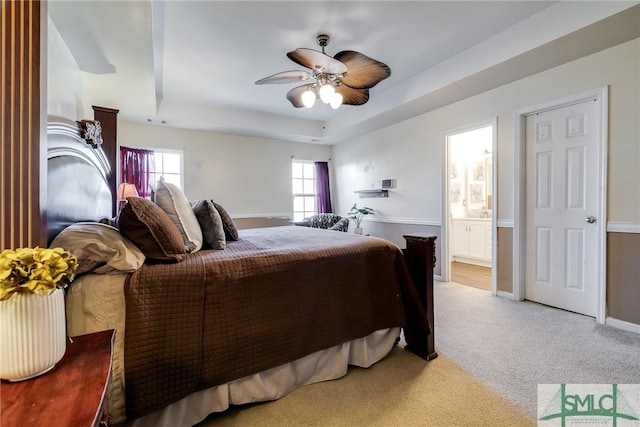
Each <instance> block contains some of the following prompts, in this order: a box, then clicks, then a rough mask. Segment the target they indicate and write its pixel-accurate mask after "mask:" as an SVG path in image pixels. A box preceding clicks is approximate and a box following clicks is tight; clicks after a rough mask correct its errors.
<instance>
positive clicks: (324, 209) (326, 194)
mask: <svg viewBox="0 0 640 427" xmlns="http://www.w3.org/2000/svg"><path fill="white" fill-rule="evenodd" d="M314 165H315V168H316V213H333V209H332V208H331V190H330V189H329V163H327V162H315V163H314Z"/></svg>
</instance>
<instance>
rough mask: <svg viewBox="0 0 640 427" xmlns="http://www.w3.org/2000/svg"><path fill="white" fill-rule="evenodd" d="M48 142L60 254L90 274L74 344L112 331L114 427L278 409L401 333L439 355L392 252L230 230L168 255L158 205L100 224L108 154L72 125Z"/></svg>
mask: <svg viewBox="0 0 640 427" xmlns="http://www.w3.org/2000/svg"><path fill="white" fill-rule="evenodd" d="M48 134H49V150H48V152H49V155H48V165H49V171H48V188H49V192H48V198H49V201H50V203H49V205H48V215H49V218H50V220H51V221H50V222H49V232H50V238H51V240H52V241H51V244H52V245H54V246H62V247H65V249H69V250H71V251H72V252H73V253H76V254H77V255H78V257H79V258H80V267H81V269H82V271H81V273H82V274H79V276H78V278H77V279H76V280H75V281H74V282H73V283H72V285H71V286H70V287H69V289H68V290H67V299H66V301H67V311H66V313H67V327H68V334H69V335H70V336H76V335H81V334H85V333H90V332H96V331H99V330H104V329H116V331H117V334H116V342H115V349H114V363H113V374H112V380H111V384H110V387H109V392H108V413H109V414H110V417H111V420H112V422H113V423H124V422H126V424H127V425H131V426H190V425H194V424H196V423H198V422H200V421H201V420H203V419H204V418H206V416H207V415H208V414H210V413H212V412H219V411H224V410H225V409H227V408H228V407H229V406H230V405H241V404H245V403H251V402H259V401H267V400H273V399H277V398H280V397H282V396H284V395H286V394H287V393H289V392H290V391H292V390H294V389H295V388H297V387H300V386H303V385H305V384H310V383H313V382H318V381H323V380H328V379H335V378H339V377H341V376H344V375H345V374H346V371H347V367H348V366H349V365H355V366H361V367H368V366H371V365H372V364H374V363H376V362H377V361H379V360H381V359H382V358H383V357H384V356H385V355H386V354H388V352H389V351H390V350H391V349H392V348H393V346H395V345H396V344H397V342H398V339H399V336H400V331H401V328H402V329H403V330H404V337H405V339H406V341H407V344H408V345H407V348H409V349H411V350H412V351H414V352H415V353H417V354H418V355H420V356H421V357H423V358H425V359H428V358H429V356H430V355H429V353H428V351H429V350H427V348H426V346H425V343H426V341H427V337H428V336H429V334H430V333H431V337H432V336H433V335H432V330H431V326H432V325H430V324H429V315H430V313H427V312H426V310H425V305H424V302H423V300H424V291H423V290H419V289H417V288H416V286H415V282H416V281H415V280H414V279H415V275H414V277H412V272H410V270H409V269H408V268H407V264H406V262H405V258H404V256H403V253H402V251H401V250H400V249H399V248H398V247H397V246H396V245H394V244H392V243H390V242H388V241H386V240H383V239H378V238H373V237H367V236H358V235H355V234H349V233H340V232H335V231H330V230H322V229H313V228H307V227H296V226H284V227H270V228H260V229H248V230H239V231H238V230H231V231H235V233H236V235H235V236H234V237H235V238H236V239H233V238H228V239H227V240H226V242H225V247H224V248H223V249H206V248H204V246H203V247H202V248H201V249H199V250H197V251H192V252H191V253H185V252H186V251H185V250H182V251H181V250H180V249H181V248H175V247H173V249H172V250H168V249H167V248H169V249H171V248H172V246H171V244H169V243H167V242H166V241H164V242H162V243H158V240H163V239H164V240H171V239H173V240H171V241H172V242H173V243H172V244H173V246H176V245H178V244H177V243H176V242H175V240H176V237H175V236H171V235H172V233H174V232H173V230H171V232H169V231H167V230H168V229H167V228H166V224H165V223H166V218H164V217H161V216H160V215H161V214H158V209H160V208H159V207H158V206H157V205H155V204H153V203H152V202H149V201H146V200H143V199H140V200H138V199H130V200H129V203H128V204H127V205H125V207H124V208H123V209H122V212H121V213H120V215H119V217H120V218H119V221H120V222H119V223H118V225H119V226H120V228H115V227H113V226H111V225H109V224H105V223H99V222H97V221H98V220H99V219H102V218H108V217H110V216H111V203H110V191H109V188H108V186H107V179H106V177H107V176H108V174H109V173H110V169H109V165H108V163H106V162H105V160H104V159H105V157H104V154H103V153H102V152H101V149H100V147H99V144H95V143H93V144H91V143H89V144H88V143H87V140H86V138H83V134H82V133H81V132H80V131H79V130H78V126H77V124H76V123H75V122H71V121H68V120H65V119H62V118H50V123H49V126H48ZM90 142H91V141H90ZM93 142H95V138H94V141H93ZM78 171H81V173H78ZM78 178H80V179H78ZM60 188H66V189H67V190H68V189H70V188H71V189H73V191H74V193H73V194H74V195H75V197H74V198H72V199H69V197H68V191H66V192H61V191H59V189H60ZM83 202H86V203H83ZM85 205H86V206H85ZM208 205H211V203H209V204H208ZM194 206H195V205H194ZM217 206H218V207H219V211H220V212H222V213H223V215H221V219H222V220H223V222H224V223H225V231H229V230H227V229H226V226H227V223H226V222H228V221H231V224H229V225H230V226H232V225H233V224H232V220H231V219H230V218H229V217H228V214H226V212H225V211H224V208H222V207H221V206H219V205H217ZM194 209H195V207H194ZM169 213H170V212H169ZM225 217H226V218H225ZM127 218H129V219H127ZM149 218H152V219H151V220H150V219H149ZM159 218H161V219H159ZM136 221H138V222H136ZM163 221H164V222H163ZM225 221H226V222H225ZM156 222H158V223H162V224H163V227H165V228H162V227H160V226H159V225H158V224H155V223H156ZM150 224H151V225H150ZM201 224H202V223H201ZM154 227H155V228H154ZM158 227H160V228H158ZM203 229H204V227H203ZM141 230H142V231H141ZM139 232H146V233H147V234H146V236H145V239H146V240H145V239H142V238H141V237H140V236H139V235H137V234H136V233H139ZM231 234H233V233H231ZM150 236H151V237H152V238H153V239H151V240H154V239H155V240H154V242H155V243H154V242H152V243H149V238H150ZM158 236H161V237H158ZM179 237H180V239H181V240H180V242H182V241H183V240H182V239H183V238H184V243H185V244H186V243H188V239H187V238H188V237H189V236H185V235H184V233H183V235H182V236H179ZM218 237H219V236H218ZM226 237H230V236H228V235H227V236H226ZM154 244H155V245H156V247H151V248H149V247H147V245H151V246H153V245H154ZM178 246H180V245H178ZM186 246H187V247H188V245H186ZM201 246H202V244H201ZM184 247H185V245H182V249H184ZM154 251H155V252H154ZM422 274H424V272H422ZM431 314H432V313H431Z"/></svg>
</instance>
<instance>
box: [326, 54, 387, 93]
mask: <svg viewBox="0 0 640 427" xmlns="http://www.w3.org/2000/svg"><path fill="white" fill-rule="evenodd" d="M334 58H335V59H337V60H339V61H340V62H343V63H344V64H346V65H347V67H348V69H349V71H348V72H347V75H346V76H344V77H340V81H341V82H342V83H343V84H345V85H347V86H349V87H352V88H354V89H371V88H372V87H374V86H375V85H377V84H378V83H380V82H381V81H382V80H384V79H386V78H387V77H389V76H390V75H391V69H390V68H389V66H388V65H387V64H385V63H383V62H380V61H376V60H375V59H372V58H369V57H368V56H367V55H363V54H362V53H360V52H356V51H353V50H344V51H342V52H339V53H337V54H336V56H335V57H334Z"/></svg>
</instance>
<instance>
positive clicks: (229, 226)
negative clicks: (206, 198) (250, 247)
mask: <svg viewBox="0 0 640 427" xmlns="http://www.w3.org/2000/svg"><path fill="white" fill-rule="evenodd" d="M211 202H212V203H213V206H214V207H215V208H216V210H217V211H218V213H219V214H220V218H222V225H223V227H224V234H225V236H226V237H227V240H238V239H239V236H238V229H237V228H236V224H235V223H234V222H233V219H232V218H231V215H229V213H228V212H227V211H226V210H225V208H223V207H222V206H220V205H219V204H218V203H216V202H214V201H213V200H212V201H211Z"/></svg>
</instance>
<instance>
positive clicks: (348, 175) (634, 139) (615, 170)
mask: <svg viewBox="0 0 640 427" xmlns="http://www.w3.org/2000/svg"><path fill="white" fill-rule="evenodd" d="M606 85H608V86H609V165H608V168H609V178H608V179H609V182H608V211H609V212H608V219H609V220H610V221H625V222H627V221H628V222H640V191H639V190H638V188H639V183H640V172H639V168H638V164H640V120H639V117H640V39H636V40H632V41H629V42H626V43H623V44H621V45H618V46H615V47H613V48H610V49H607V50H604V51H602V52H599V53H597V54H594V55H590V56H588V57H585V58H582V59H580V60H577V61H573V62H571V63H568V64H564V65H562V66H559V67H556V68H554V69H551V70H548V71H545V72H542V73H539V74H536V75H534V76H531V77H528V78H525V79H522V80H519V81H516V82H514V83H510V84H508V85H505V86H502V87H500V88H497V89H494V90H491V91H488V92H485V93H482V94H480V95H477V96H474V97H471V98H468V99H466V100H463V101H460V102H457V103H454V104H451V105H448V106H446V107H443V108H440V109H437V110H434V111H431V112H428V113H425V114H423V115H421V116H417V117H415V118H413V119H410V120H407V121H405V122H403V123H399V124H396V125H394V126H390V127H388V128H385V129H382V130H379V131H376V132H373V133H370V134H368V135H364V136H361V137H358V138H355V139H353V140H351V141H347V142H344V143H341V144H338V145H335V146H334V147H333V152H332V158H333V164H334V171H335V177H334V183H335V185H336V187H337V188H338V194H337V198H336V200H337V203H336V205H337V206H336V211H338V212H346V211H347V210H348V209H349V208H350V207H351V205H352V204H353V203H354V201H358V202H359V203H360V202H361V201H363V202H366V206H369V207H372V208H374V209H376V210H377V214H378V215H379V216H383V217H396V218H398V217H400V218H422V219H426V220H433V219H438V220H439V218H440V216H441V189H442V187H443V185H442V173H441V168H442V161H443V160H442V158H443V157H442V151H443V149H444V135H445V133H446V132H447V131H448V130H451V129H456V128H460V127H463V126H468V125H471V124H474V123H478V122H481V121H485V120H488V119H491V118H494V117H497V118H498V120H497V122H498V128H497V141H498V152H497V153H494V162H497V164H498V174H497V180H498V193H497V199H495V198H494V204H495V205H497V209H498V218H499V219H513V191H514V189H513V180H514V174H513V155H514V149H513V147H514V136H515V135H514V123H515V112H516V111H517V110H519V109H522V108H526V107H529V106H533V105H538V104H541V103H543V102H547V101H552V100H555V99H559V98H563V97H566V96H570V95H574V94H577V93H581V92H585V91H587V90H591V89H594V88H599V87H603V86H606ZM384 178H392V179H396V180H397V188H395V189H393V190H391V191H389V198H384V199H382V198H381V199H360V200H358V199H356V197H355V195H354V194H353V192H354V190H359V189H363V188H370V187H371V183H372V182H377V181H379V180H380V179H384ZM495 207H496V206H494V208H495Z"/></svg>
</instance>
